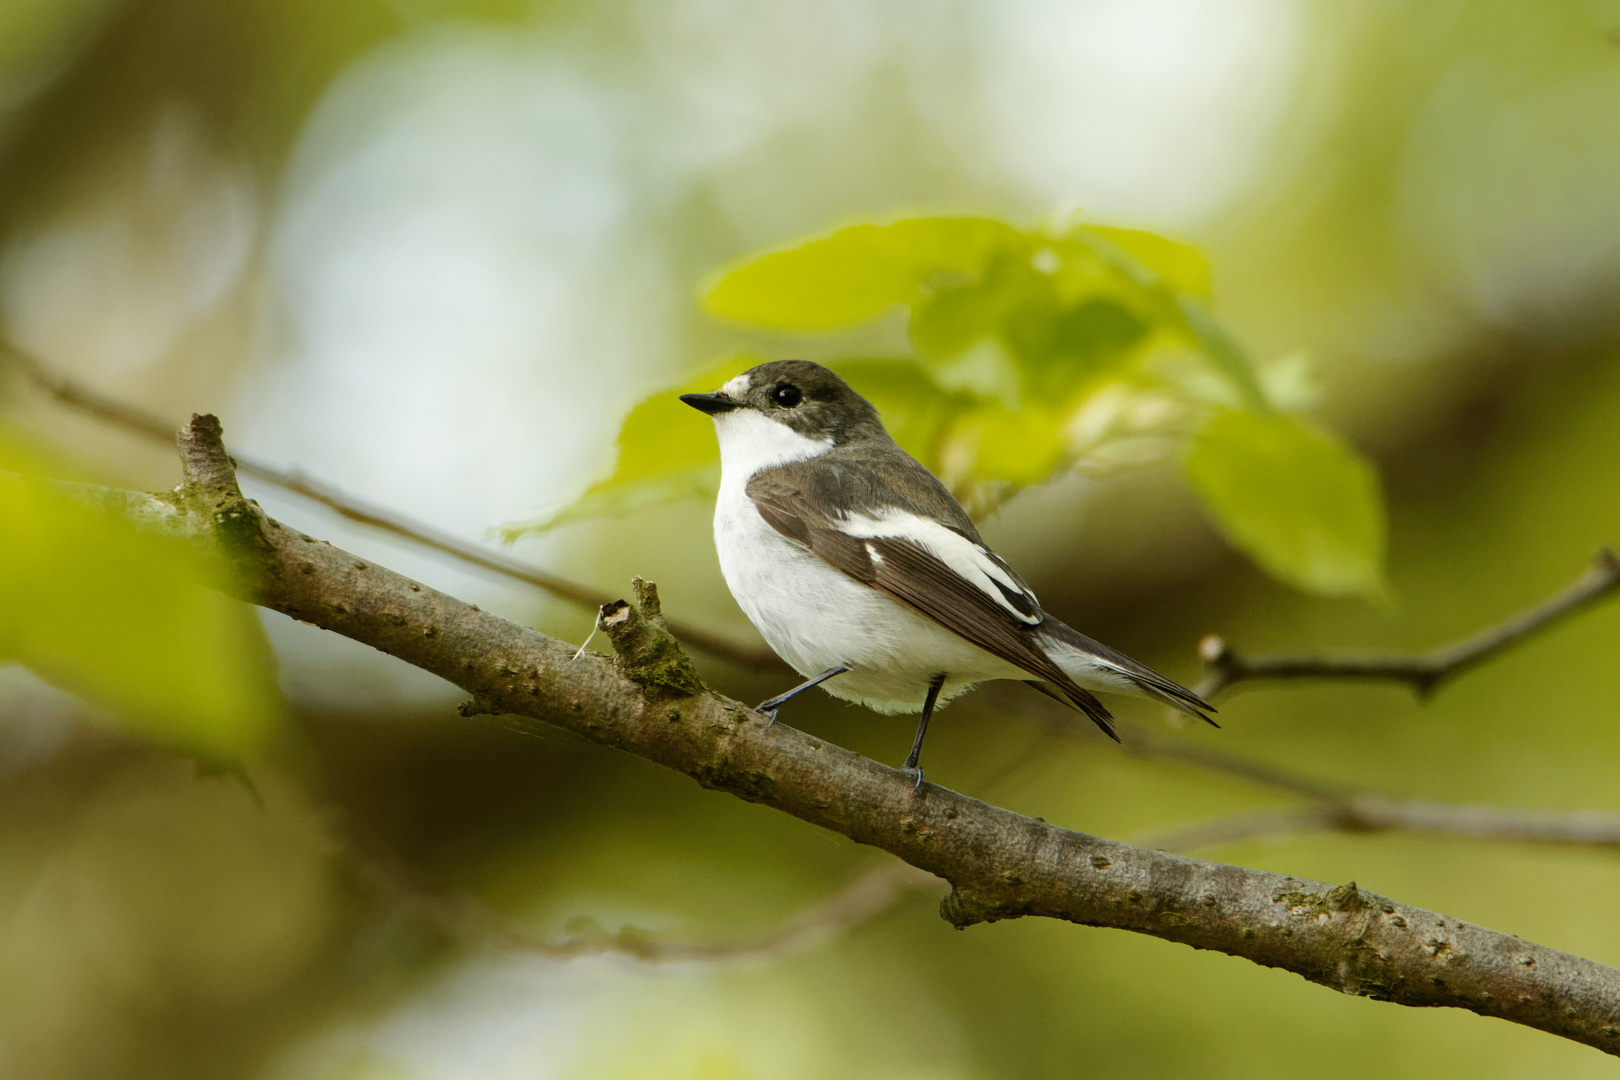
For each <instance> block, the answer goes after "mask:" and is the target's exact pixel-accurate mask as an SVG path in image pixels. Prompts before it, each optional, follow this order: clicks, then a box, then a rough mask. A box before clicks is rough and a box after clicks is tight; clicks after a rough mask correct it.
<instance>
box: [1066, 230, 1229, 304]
mask: <svg viewBox="0 0 1620 1080" xmlns="http://www.w3.org/2000/svg"><path fill="white" fill-rule="evenodd" d="M1075 232H1076V233H1078V234H1080V235H1081V236H1085V237H1088V238H1091V239H1094V240H1096V239H1101V240H1106V241H1107V242H1109V243H1110V244H1112V245H1113V246H1114V247H1116V248H1118V249H1119V250H1120V251H1121V252H1123V253H1125V254H1126V255H1128V256H1130V258H1131V259H1132V260H1134V261H1135V262H1136V263H1137V264H1139V265H1140V266H1142V267H1143V268H1144V269H1146V270H1148V271H1150V272H1151V273H1152V274H1153V276H1154V277H1155V278H1157V279H1158V280H1159V281H1160V282H1161V283H1163V284H1164V285H1165V286H1166V287H1168V288H1169V289H1171V290H1172V291H1173V292H1178V293H1184V294H1186V295H1188V296H1191V297H1193V298H1195V299H1197V300H1200V301H1202V302H1204V303H1208V302H1209V301H1211V300H1213V299H1214V298H1215V289H1214V286H1213V284H1212V275H1211V273H1210V269H1209V260H1208V259H1206V258H1204V255H1203V253H1202V252H1201V251H1199V250H1198V249H1197V248H1195V247H1192V246H1191V245H1189V244H1183V243H1179V242H1178V241H1175V240H1171V239H1168V238H1166V237H1163V236H1160V235H1159V234H1158V233H1150V232H1143V231H1142V230H1141V229H1119V228H1114V227H1113V226H1110V225H1082V226H1080V227H1079V228H1077V229H1076V230H1075Z"/></svg>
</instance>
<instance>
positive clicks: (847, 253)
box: [703, 217, 1027, 330]
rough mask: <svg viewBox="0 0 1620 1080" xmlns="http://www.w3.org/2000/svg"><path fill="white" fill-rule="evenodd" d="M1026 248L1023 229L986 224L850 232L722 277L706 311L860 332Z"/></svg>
mask: <svg viewBox="0 0 1620 1080" xmlns="http://www.w3.org/2000/svg"><path fill="white" fill-rule="evenodd" d="M1025 243H1027V241H1026V238H1025V236H1024V234H1022V233H1020V232H1019V231H1018V230H1016V229H1014V228H1012V227H1011V226H1010V225H1006V224H1003V223H1002V222H999V221H992V220H989V219H987V218H970V217H961V218H908V219H905V220H902V221H896V222H893V223H891V224H888V225H851V226H849V227H848V228H844V229H839V230H838V231H837V232H835V233H832V234H830V235H828V236H823V237H819V238H817V239H814V240H809V241H806V242H805V243H802V244H798V245H796V246H794V247H790V248H784V249H782V250H779V251H771V252H767V253H765V254H764V255H759V256H755V257H753V258H750V259H747V260H745V261H743V262H741V263H739V264H737V265H734V266H732V267H730V268H728V269H726V270H724V271H722V272H721V273H720V275H719V276H718V277H717V278H716V279H715V281H714V282H713V283H712V284H711V285H710V286H709V288H708V289H707V290H706V291H705V293H704V295H703V307H704V309H705V310H707V311H708V312H709V313H710V314H711V315H715V316H718V317H719V318H722V319H730V320H732V321H734V322H741V323H748V324H750V325H753V326H762V327H766V328H768V329H772V330H832V329H836V328H839V327H846V326H856V325H859V324H861V323H864V322H870V321H871V320H872V319H875V318H877V317H878V316H879V315H882V314H883V313H884V312H886V311H888V310H889V309H890V308H892V307H894V306H896V305H898V304H911V303H915V302H916V301H918V300H920V299H922V298H923V295H924V291H923V290H924V288H925V287H930V286H931V287H941V286H944V285H947V284H949V283H952V282H958V283H963V282H972V281H975V280H977V279H978V278H979V277H980V276H982V275H983V273H984V271H985V267H986V266H987V264H988V263H989V261H990V259H991V258H992V257H993V256H994V255H995V254H996V252H997V251H998V250H999V249H1001V248H1003V247H1006V246H1019V245H1023V244H1025Z"/></svg>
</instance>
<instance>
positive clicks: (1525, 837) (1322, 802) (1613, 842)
mask: <svg viewBox="0 0 1620 1080" xmlns="http://www.w3.org/2000/svg"><path fill="white" fill-rule="evenodd" d="M1125 748H1126V750H1127V751H1128V752H1130V753H1132V754H1135V755H1137V756H1139V757H1144V758H1148V759H1152V760H1160V761H1179V762H1183V763H1185V764H1189V765H1192V766H1194V767H1196V768H1200V769H1204V770H1206V771H1210V772H1218V773H1224V774H1226V775H1228V776H1235V777H1238V778H1240V779H1243V780H1248V781H1250V782H1252V783H1255V784H1259V785H1261V786H1262V787H1269V788H1271V789H1273V790H1276V791H1281V792H1284V793H1286V794H1289V795H1298V796H1303V797H1304V798H1305V799H1307V800H1308V803H1307V804H1306V805H1304V806H1300V807H1297V808H1294V809H1291V810H1284V811H1257V812H1243V813H1237V814H1231V815H1228V816H1225V817H1219V818H1215V819H1212V820H1210V821H1205V822H1196V823H1193V824H1191V825H1186V826H1178V827H1177V828H1174V829H1171V830H1168V831H1165V832H1160V833H1155V834H1153V835H1152V836H1150V837H1146V838H1142V839H1140V840H1139V841H1138V842H1139V843H1141V844H1144V845H1146V846H1148V847H1155V848H1160V849H1162V850H1166V851H1194V850H1197V849H1199V848H1203V847H1208V846H1210V845H1213V844H1225V843H1233V842H1235V841H1238V840H1251V839H1254V838H1255V837H1259V836H1269V835H1275V834H1277V833H1289V832H1300V831H1319V830H1336V831H1339V832H1353V833H1376V832H1394V831H1400V832H1416V833H1428V834H1432V835H1439V836H1453V837H1462V838H1465V839H1470V840H1494V841H1502V842H1507V843H1536V844H1562V845H1571V846H1577V847H1598V848H1620V814H1613V813H1607V812H1604V811H1597V810H1577V811H1573V812H1555V811H1538V810H1508V809H1504V808H1501V807H1495V806H1480V805H1469V804H1458V803H1440V802H1431V801H1428V800H1426V799H1396V798H1391V797H1389V796H1387V795H1381V794H1378V793H1376V792H1368V791H1355V790H1352V789H1350V788H1349V787H1346V786H1344V785H1341V784H1333V783H1329V782H1326V781H1322V780H1316V779H1314V778H1311V777H1305V776H1300V775H1299V774H1297V773H1293V772H1290V771H1288V770H1286V769H1280V768H1278V767H1276V766H1274V765H1268V764H1264V763H1261V762H1256V761H1251V760H1249V759H1247V758H1243V757H1238V756H1237V755H1234V754H1228V753H1225V752H1224V751H1219V750H1211V749H1209V748H1208V747H1202V746H1196V745H1191V744H1187V743H1176V742H1171V741H1169V740H1166V739H1147V740H1143V739H1140V738H1137V739H1133V740H1131V741H1130V742H1128V743H1127V744H1126V746H1125Z"/></svg>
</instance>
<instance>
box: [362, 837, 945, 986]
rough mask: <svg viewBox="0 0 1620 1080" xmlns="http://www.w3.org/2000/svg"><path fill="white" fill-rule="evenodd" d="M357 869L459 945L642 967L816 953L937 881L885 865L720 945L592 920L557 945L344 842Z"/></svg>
mask: <svg viewBox="0 0 1620 1080" xmlns="http://www.w3.org/2000/svg"><path fill="white" fill-rule="evenodd" d="M349 853H350V855H351V857H352V858H353V859H354V862H355V865H356V866H357V868H358V869H359V870H360V872H361V873H362V874H363V875H364V876H365V877H366V878H367V879H368V880H369V881H370V882H371V883H372V884H373V885H374V886H375V887H376V888H378V889H380V890H382V891H384V892H386V893H388V894H389V895H391V896H392V897H394V898H395V899H396V900H397V901H398V902H400V903H402V904H405V905H408V906H409V907H412V908H415V909H416V910H417V911H419V912H421V913H422V914H423V915H425V916H426V917H427V918H428V919H430V920H431V921H432V922H433V924H434V925H435V926H437V927H438V928H439V929H440V930H441V931H443V932H444V933H445V934H447V935H449V936H450V937H452V938H454V939H456V940H458V941H480V940H482V941H487V942H491V943H493V944H495V945H498V946H500V947H501V948H506V949H515V950H517V951H520V952H529V953H535V954H537V955H540V956H546V957H550V958H552V959H557V960H568V959H572V958H574V957H576V956H598V955H602V954H604V953H613V954H616V955H619V956H624V957H628V958H629V959H631V960H635V961H638V962H641V963H644V964H678V963H701V964H729V963H757V962H760V961H765V960H779V959H783V958H785V957H789V956H794V955H797V954H798V953H801V952H805V951H807V950H809V949H812V948H815V947H816V946H817V945H820V944H821V943H822V942H824V941H827V940H829V939H831V938H835V937H838V936H840V935H842V934H845V933H848V932H850V931H852V930H854V929H855V928H856V927H857V926H859V925H861V924H862V923H864V922H866V921H867V920H868V919H871V918H873V917H874V916H876V915H878V914H879V913H881V912H883V911H885V910H887V909H888V908H889V907H891V906H892V905H894V904H895V903H896V902H897V901H899V900H900V898H901V897H902V896H904V895H905V894H907V893H910V892H915V891H917V890H919V889H926V888H930V887H932V886H936V885H938V884H940V882H939V879H938V878H936V877H934V876H933V875H931V874H925V873H923V872H922V871H920V870H918V869H916V868H915V867H912V866H908V865H906V864H905V863H903V862H896V861H893V860H889V861H885V862H884V863H882V864H881V865H878V866H875V867H873V868H872V869H870V870H868V871H866V872H865V873H863V874H861V875H860V876H858V877H856V878H854V879H853V880H851V881H850V882H849V883H848V884H846V885H845V886H843V887H842V888H840V889H838V890H836V891H835V892H833V893H830V894H828V895H827V896H825V897H823V898H821V899H820V900H817V901H815V902H814V903H812V904H808V905H806V906H805V907H803V908H801V909H800V910H799V911H797V912H795V913H794V914H793V915H792V916H791V917H789V918H788V919H786V920H785V921H783V922H782V923H780V924H779V925H777V926H774V927H772V928H770V929H767V930H764V931H761V932H760V933H757V934H752V935H748V936H744V937H740V938H734V939H731V940H722V941H687V940H680V939H674V938H668V937H662V936H660V935H657V934H654V933H652V932H651V931H647V930H642V929H640V928H638V927H635V926H624V927H621V928H620V929H618V930H617V931H610V930H608V929H606V928H605V927H603V926H601V925H600V924H598V923H597V922H596V921H595V920H594V919H590V918H579V919H570V920H569V921H568V924H567V925H566V926H565V927H564V933H565V934H567V937H566V938H565V939H564V940H562V941H546V940H543V939H541V938H538V937H536V936H535V935H534V934H532V933H530V932H529V931H528V930H527V929H526V928H525V927H523V926H522V925H521V924H520V923H517V922H515V921H514V920H512V919H510V918H508V917H507V916H506V915H505V914H503V913H502V912H500V911H498V910H497V909H495V908H493V907H491V906H490V905H489V904H486V903H485V902H484V901H482V900H480V899H479V898H478V897H476V896H473V895H472V894H470V893H466V892H455V893H449V894H445V893H438V892H435V891H433V890H432V889H430V888H428V887H426V886H424V885H423V884H422V883H421V882H420V881H418V880H417V879H416V877H415V876H414V875H413V874H412V873H411V872H410V871H409V870H408V869H407V868H406V867H405V866H403V865H401V864H400V863H399V862H398V861H397V860H395V859H392V858H390V857H388V856H387V855H385V854H382V853H381V852H379V851H377V850H375V849H374V848H372V847H370V846H368V845H358V844H355V843H353V842H351V843H350V845H349Z"/></svg>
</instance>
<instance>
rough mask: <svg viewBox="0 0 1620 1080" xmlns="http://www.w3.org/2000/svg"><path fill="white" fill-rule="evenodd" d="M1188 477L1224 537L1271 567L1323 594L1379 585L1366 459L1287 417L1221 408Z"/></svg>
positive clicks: (1374, 491)
mask: <svg viewBox="0 0 1620 1080" xmlns="http://www.w3.org/2000/svg"><path fill="white" fill-rule="evenodd" d="M1186 470H1187V477H1188V479H1189V480H1191V482H1192V485H1193V488H1194V489H1195V490H1196V491H1197V492H1198V495H1199V497H1200V498H1201V499H1202V500H1203V502H1204V506H1205V507H1206V508H1207V509H1208V511H1209V513H1210V516H1211V517H1213V518H1214V519H1215V522H1216V524H1217V525H1219V526H1220V529H1221V531H1222V532H1223V533H1225V534H1226V536H1227V538H1228V539H1229V540H1231V541H1232V543H1234V544H1236V545H1237V546H1238V547H1240V548H1242V549H1243V550H1244V551H1246V552H1248V553H1249V554H1250V555H1251V556H1253V558H1254V560H1255V561H1256V562H1258V563H1259V564H1260V565H1261V566H1262V567H1263V568H1265V569H1266V570H1267V571H1268V572H1269V573H1271V574H1272V575H1273V576H1274V577H1276V578H1278V579H1280V580H1282V581H1285V582H1287V583H1289V584H1291V585H1294V586H1296V587H1298V588H1300V589H1304V590H1305V591H1307V592H1313V593H1319V594H1321V595H1325V596H1344V595H1349V594H1354V593H1359V594H1361V595H1363V596H1367V597H1372V598H1378V597H1381V596H1383V595H1385V591H1386V590H1385V585H1384V551H1385V523H1384V503H1383V496H1382V492H1381V490H1380V486H1379V482H1378V475H1377V473H1376V472H1375V471H1374V469H1373V467H1372V465H1371V464H1370V463H1369V462H1367V461H1366V460H1365V459H1364V458H1362V457H1360V456H1358V455H1357V454H1356V453H1355V452H1354V451H1352V450H1351V449H1349V448H1348V447H1347V446H1345V445H1344V444H1343V443H1341V442H1339V441H1338V440H1337V439H1335V438H1333V437H1332V436H1331V435H1329V434H1327V433H1326V432H1322V431H1319V430H1316V429H1314V428H1311V427H1307V426H1306V425H1305V424H1303V423H1301V422H1300V421H1299V420H1298V419H1296V418H1294V417H1288V416H1282V415H1278V414H1275V413H1273V414H1270V415H1265V416H1260V415H1256V414H1254V413H1249V412H1240V411H1237V410H1235V409H1219V410H1217V411H1215V412H1214V413H1213V414H1212V415H1211V416H1210V418H1209V419H1208V420H1207V421H1206V422H1205V424H1204V425H1203V427H1202V428H1201V429H1200V430H1199V432H1198V433H1197V435H1195V436H1194V438H1193V441H1192V445H1191V447H1190V449H1189V451H1188V454H1187V458H1186Z"/></svg>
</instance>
